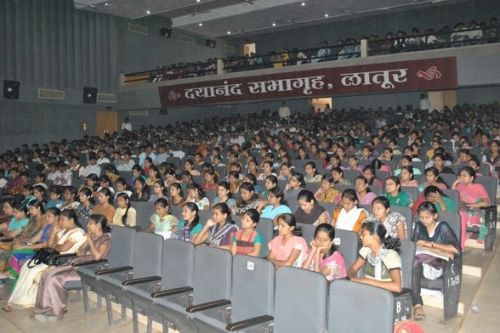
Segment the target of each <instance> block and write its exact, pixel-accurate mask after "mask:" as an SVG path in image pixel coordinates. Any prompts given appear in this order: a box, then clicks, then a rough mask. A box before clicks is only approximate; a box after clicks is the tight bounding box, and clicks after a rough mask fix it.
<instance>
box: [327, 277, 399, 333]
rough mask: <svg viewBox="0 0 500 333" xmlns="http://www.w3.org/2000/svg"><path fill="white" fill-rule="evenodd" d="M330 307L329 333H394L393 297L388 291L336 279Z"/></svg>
mask: <svg viewBox="0 0 500 333" xmlns="http://www.w3.org/2000/svg"><path fill="white" fill-rule="evenodd" d="M328 304H329V306H328V332H377V333H392V332H393V329H394V310H393V309H394V296H393V295H392V293H391V292H389V291H387V290H385V289H382V288H377V287H373V286H370V285H367V284H363V283H357V282H351V281H347V280H336V281H333V282H332V283H331V284H330V299H329V303H328ZM354 308H355V309H356V310H355V311H347V309H354Z"/></svg>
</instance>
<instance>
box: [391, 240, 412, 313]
mask: <svg viewBox="0 0 500 333" xmlns="http://www.w3.org/2000/svg"><path fill="white" fill-rule="evenodd" d="M415 250H416V245H415V243H414V242H412V241H410V240H402V241H401V247H400V250H399V256H400V257H401V280H402V287H403V289H402V291H401V292H399V293H393V295H394V305H395V306H394V319H395V320H407V319H410V318H411V310H412V299H411V283H412V281H411V280H412V270H413V261H414V260H415Z"/></svg>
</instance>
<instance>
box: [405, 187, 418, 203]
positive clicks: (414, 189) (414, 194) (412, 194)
mask: <svg viewBox="0 0 500 333" xmlns="http://www.w3.org/2000/svg"><path fill="white" fill-rule="evenodd" d="M401 191H403V192H406V193H408V194H409V195H410V198H411V200H413V201H415V200H417V198H418V187H417V186H401Z"/></svg>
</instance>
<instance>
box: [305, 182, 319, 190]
mask: <svg viewBox="0 0 500 333" xmlns="http://www.w3.org/2000/svg"><path fill="white" fill-rule="evenodd" d="M320 186H321V182H316V183H306V189H308V190H309V191H311V192H312V193H316V191H317V190H318V189H319V188H320Z"/></svg>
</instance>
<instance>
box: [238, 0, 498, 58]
mask: <svg viewBox="0 0 500 333" xmlns="http://www.w3.org/2000/svg"><path fill="white" fill-rule="evenodd" d="M492 16H497V17H499V18H500V1H498V0H474V1H466V2H460V3H453V4H438V5H433V6H430V7H424V8H420V9H414V10H406V11H398V12H392V13H388V14H379V15H372V16H364V17H359V16H358V17H356V18H355V19H349V18H346V19H342V20H341V21H337V22H332V23H327V24H325V23H320V24H316V25H311V26H306V27H300V28H294V29H288V30H282V31H279V32H270V33H265V34H260V35H256V36H248V37H246V36H245V37H242V38H238V39H234V42H235V44H236V45H242V44H244V43H245V41H246V40H250V41H252V42H255V43H256V46H257V52H259V53H267V52H269V51H272V50H278V49H279V48H282V47H287V48H289V49H292V48H294V47H297V48H313V47H318V46H319V45H321V41H323V40H328V41H329V42H330V44H334V43H336V41H337V39H339V38H340V39H345V38H357V39H359V38H360V37H361V36H365V35H379V36H380V37H384V36H385V34H386V33H387V32H393V33H396V32H397V31H398V30H403V31H406V32H410V31H411V29H412V28H413V27H417V28H419V29H420V32H423V30H425V29H427V28H434V30H440V29H441V28H442V27H444V26H445V25H448V26H450V28H453V26H454V25H455V24H456V23H458V22H464V23H467V24H468V23H469V22H470V21H471V20H476V21H478V22H481V21H485V22H488V21H489V19H490V17H492ZM277 36H278V38H277Z"/></svg>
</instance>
